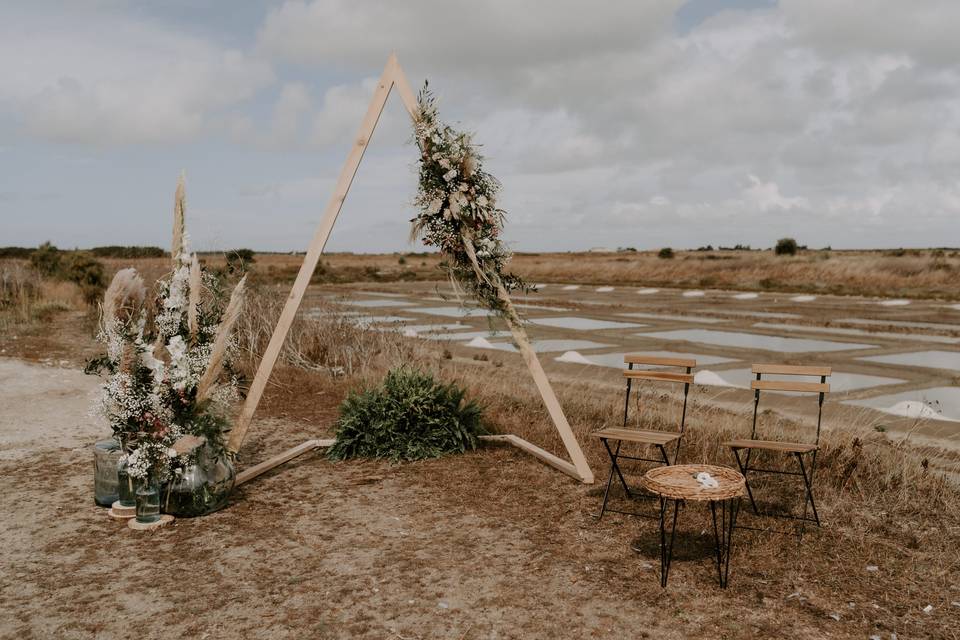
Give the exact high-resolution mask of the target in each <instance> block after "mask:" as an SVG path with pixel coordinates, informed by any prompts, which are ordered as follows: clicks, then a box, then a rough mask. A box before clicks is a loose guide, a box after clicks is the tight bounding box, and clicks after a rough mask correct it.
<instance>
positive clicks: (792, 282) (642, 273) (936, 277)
mask: <svg viewBox="0 0 960 640" xmlns="http://www.w3.org/2000/svg"><path fill="white" fill-rule="evenodd" d="M201 259H202V261H203V262H204V263H205V264H206V265H208V266H210V267H212V268H215V269H225V268H226V260H225V258H224V255H223V254H222V253H210V254H204V255H202V256H201ZM101 261H102V262H103V263H104V265H105V267H106V270H107V277H108V278H109V277H112V275H113V273H114V272H115V271H117V270H119V269H121V268H124V267H127V266H131V264H132V265H133V266H135V267H136V268H137V270H138V271H139V272H140V273H141V274H142V275H143V277H144V280H146V281H147V282H153V281H155V280H156V279H158V278H159V277H160V276H162V275H163V274H165V273H167V272H168V271H169V270H170V261H169V259H166V258H141V259H135V260H130V259H123V258H102V259H101ZM302 262H303V255H302V254H297V255H294V254H257V256H256V262H255V264H254V265H253V274H254V276H255V278H256V279H259V280H260V281H261V282H264V283H277V282H282V283H285V284H289V283H290V282H292V281H293V279H294V277H295V276H296V274H297V271H298V270H299V269H300V265H301V264H302ZM439 264H440V258H439V256H438V255H437V254H435V253H429V254H428V253H404V254H400V253H391V254H353V253H331V254H324V256H323V257H322V259H321V261H320V264H319V266H318V268H317V270H316V271H315V272H314V275H313V282H314V283H318V284H319V283H324V284H337V283H349V282H396V281H404V280H443V279H444V276H443V273H442V272H441V271H440V269H439ZM511 269H512V270H513V271H515V272H517V273H518V274H520V275H522V276H523V277H524V278H526V279H527V280H528V281H529V282H530V283H537V282H564V283H568V282H569V283H582V284H619V285H635V286H657V287H681V288H721V289H737V290H746V291H767V290H769V291H785V292H802V293H820V294H836V295H860V296H886V297H901V296H902V297H910V298H944V297H947V298H955V297H956V296H957V288H956V284H955V282H956V277H957V275H958V274H960V253H958V252H956V251H953V252H943V251H939V250H910V251H899V250H898V251H880V250H877V251H801V252H800V253H798V254H797V255H796V256H776V255H774V254H773V252H772V251H675V257H674V258H673V259H661V258H658V257H657V252H655V251H651V252H628V251H625V252H617V253H593V252H589V253H518V254H516V255H515V256H514V259H513V262H512V265H511Z"/></svg>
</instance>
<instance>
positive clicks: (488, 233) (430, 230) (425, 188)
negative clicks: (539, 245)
mask: <svg viewBox="0 0 960 640" xmlns="http://www.w3.org/2000/svg"><path fill="white" fill-rule="evenodd" d="M418 105H419V109H418V111H417V115H416V118H415V122H414V135H415V138H416V142H417V146H418V147H419V149H420V179H419V189H418V191H417V196H416V198H415V200H414V204H416V205H417V207H418V208H419V209H420V212H419V213H418V214H417V217H416V218H414V219H413V220H412V221H411V222H412V223H413V230H412V234H411V235H412V237H421V238H422V239H423V243H424V244H425V245H427V246H430V247H437V248H438V249H439V250H440V252H441V253H442V254H443V258H444V261H443V263H441V267H443V268H444V269H445V270H446V271H447V273H448V274H449V276H450V278H451V281H452V282H453V283H455V284H457V285H460V286H461V287H463V289H464V290H465V291H466V292H467V293H469V294H471V295H473V296H474V297H475V298H476V299H477V302H479V303H480V304H481V305H483V306H484V307H486V308H487V309H490V310H491V311H493V312H495V313H497V314H499V315H501V316H504V317H507V318H508V319H511V320H512V321H514V322H516V323H518V322H519V320H520V319H519V317H517V316H516V311H515V310H513V308H512V307H511V306H510V305H509V304H508V302H507V300H506V299H505V297H506V295H507V294H508V293H509V292H510V291H524V292H529V291H530V290H531V289H530V287H529V286H528V285H527V284H526V283H525V282H524V281H523V279H521V278H520V277H519V276H517V275H516V274H513V273H509V272H507V271H506V268H507V263H508V262H509V261H510V251H509V250H508V249H507V247H506V245H504V243H503V240H502V238H501V236H502V233H503V221H504V217H505V216H506V212H505V211H504V210H503V209H501V208H500V207H499V206H497V196H498V195H499V192H500V182H499V181H497V179H496V178H494V177H493V176H492V175H490V174H489V173H487V172H486V171H484V169H483V157H482V156H481V155H480V153H479V152H478V151H477V149H476V145H475V144H474V143H473V140H472V138H471V136H470V134H468V133H466V132H463V131H456V130H454V129H453V128H451V127H450V126H449V125H446V124H444V123H443V122H441V121H440V118H439V115H438V113H437V104H436V100H435V99H434V97H433V95H432V94H431V93H430V90H429V87H428V86H427V85H426V84H424V87H423V90H422V91H421V92H420V96H419V102H418Z"/></svg>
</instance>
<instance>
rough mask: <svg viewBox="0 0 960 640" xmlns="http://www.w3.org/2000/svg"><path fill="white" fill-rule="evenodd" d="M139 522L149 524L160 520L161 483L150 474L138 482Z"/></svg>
mask: <svg viewBox="0 0 960 640" xmlns="http://www.w3.org/2000/svg"><path fill="white" fill-rule="evenodd" d="M136 496H137V497H136V500H137V522H142V523H144V524H149V523H151V522H156V521H157V520H159V519H160V483H159V482H157V476H156V475H154V474H152V473H151V474H149V475H148V476H147V477H146V478H142V479H140V480H138V481H137V493H136Z"/></svg>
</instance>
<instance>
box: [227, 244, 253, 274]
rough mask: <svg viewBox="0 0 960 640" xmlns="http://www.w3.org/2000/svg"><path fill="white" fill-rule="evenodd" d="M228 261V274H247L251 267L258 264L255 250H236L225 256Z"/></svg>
mask: <svg viewBox="0 0 960 640" xmlns="http://www.w3.org/2000/svg"><path fill="white" fill-rule="evenodd" d="M223 255H224V256H225V257H226V259H227V272H228V273H234V274H242V273H246V272H247V270H249V269H250V265H252V264H253V263H254V262H256V261H257V260H256V258H254V256H255V255H256V254H255V253H254V252H253V249H234V250H232V251H227V252H226V253H224V254H223Z"/></svg>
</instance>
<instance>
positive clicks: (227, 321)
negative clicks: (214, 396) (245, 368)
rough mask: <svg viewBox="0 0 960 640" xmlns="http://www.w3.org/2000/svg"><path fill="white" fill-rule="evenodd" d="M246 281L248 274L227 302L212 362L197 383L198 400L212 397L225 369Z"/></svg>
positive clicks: (218, 329)
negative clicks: (225, 360) (215, 385)
mask: <svg viewBox="0 0 960 640" xmlns="http://www.w3.org/2000/svg"><path fill="white" fill-rule="evenodd" d="M246 281H247V276H243V278H241V279H240V282H238V283H237V286H236V287H234V289H233V293H231V294H230V302H229V303H228V304H227V310H226V311H224V312H223V319H222V320H221V321H220V326H219V327H218V328H217V337H216V338H214V340H213V351H212V352H211V353H210V362H209V363H208V364H207V370H206V371H204V372H203V377H201V378H200V382H198V383H197V402H202V401H204V400H206V399H207V398H209V397H210V394H211V392H212V391H213V385H214V383H215V382H216V381H217V378H219V377H220V372H221V371H223V361H224V358H225V357H226V355H227V346H228V343H229V341H230V334H231V333H232V332H233V326H234V325H235V324H236V323H237V319H238V318H239V317H240V308H241V307H242V306H243V297H244V286H245V284H246Z"/></svg>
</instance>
